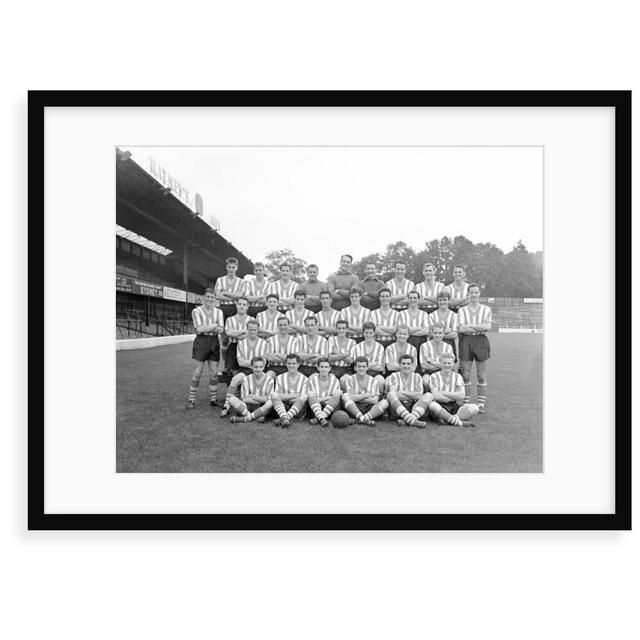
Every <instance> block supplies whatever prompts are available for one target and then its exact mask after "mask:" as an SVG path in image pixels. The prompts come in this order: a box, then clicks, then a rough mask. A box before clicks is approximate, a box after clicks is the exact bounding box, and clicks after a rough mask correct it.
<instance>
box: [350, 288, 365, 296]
mask: <svg viewBox="0 0 640 640" xmlns="http://www.w3.org/2000/svg"><path fill="white" fill-rule="evenodd" d="M354 293H357V294H358V295H359V296H361V295H362V289H360V287H351V289H349V296H352V295H353V294H354Z"/></svg>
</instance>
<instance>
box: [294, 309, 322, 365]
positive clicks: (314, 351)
mask: <svg viewBox="0 0 640 640" xmlns="http://www.w3.org/2000/svg"><path fill="white" fill-rule="evenodd" d="M304 326H305V327H306V331H307V333H306V334H305V335H299V336H298V338H297V344H296V353H297V354H298V357H299V358H300V363H301V364H300V368H299V371H300V373H302V374H303V375H305V376H307V377H309V376H310V375H312V374H314V373H316V372H317V371H318V368H317V365H318V362H319V361H320V358H325V357H326V356H327V339H326V338H323V337H322V336H321V335H320V334H319V333H318V321H317V320H316V317H315V316H314V315H310V316H309V317H308V318H306V319H305V321H304Z"/></svg>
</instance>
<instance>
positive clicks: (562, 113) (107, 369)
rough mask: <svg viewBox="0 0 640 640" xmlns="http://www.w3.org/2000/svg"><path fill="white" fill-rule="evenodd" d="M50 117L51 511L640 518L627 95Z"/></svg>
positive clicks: (481, 96)
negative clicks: (635, 488)
mask: <svg viewBox="0 0 640 640" xmlns="http://www.w3.org/2000/svg"><path fill="white" fill-rule="evenodd" d="M28 112H29V113H28V123H29V131H28V151H29V159H28V179H29V205H28V206H29V212H28V214H29V303H30V304H29V306H30V311H29V319H28V322H29V337H30V339H29V356H28V357H29V383H30V385H29V386H30V389H31V397H30V417H29V459H28V462H29V468H28V474H29V489H28V499H29V505H28V518H29V522H28V526H29V528H30V529H289V530H290V529H298V530H311V529H313V530H330V529H398V530H409V529H411V530H428V529H629V528H630V527H631V420H630V416H631V396H630V392H631V390H630V376H631V368H630V361H629V357H628V353H629V343H630V333H629V327H628V323H627V322H626V319H627V317H628V313H627V312H626V310H627V309H628V308H629V304H627V301H628V299H629V298H630V297H631V291H632V288H631V275H630V274H631V270H630V256H631V233H630V231H631V94H630V92H625V91H602V92H600V91H576V92H560V91H540V92H529V91H506V92H501V91H495V92H491V91H487V92H484V91H477V92H476V91H460V92H432V91H424V92H420V91H418V92H401V91H399V92H396V91H389V92H368V91H360V92H348V91H336V92H334V91H328V92H320V91H318V92H316V91H310V92H303V91H300V92H287V91H281V92H279V91H273V92H271V91H265V92H252V91H249V92H218V91H212V92H186V91H185V92H182V91H177V92H135V91H115V92H106V91H105V92H102V91H97V92H90V91H81V92H64V91H32V92H30V93H29V103H28ZM114 240H115V246H114ZM40 256H44V257H43V260H42V261H41V259H40ZM114 275H115V286H114ZM42 283H44V285H43V284H42ZM43 287H44V311H43V313H42V314H36V313H35V312H34V310H35V309H38V308H41V307H42V289H43ZM36 322H38V325H39V326H38V327H36ZM43 323H44V334H43V332H42V329H41V326H42V324H43ZM36 336H38V337H37V338H36ZM42 341H44V345H42ZM43 360H44V367H43V365H42V363H43ZM43 371H44V393H42V394H40V395H39V398H35V395H36V389H37V387H36V380H40V378H41V376H42V372H43Z"/></svg>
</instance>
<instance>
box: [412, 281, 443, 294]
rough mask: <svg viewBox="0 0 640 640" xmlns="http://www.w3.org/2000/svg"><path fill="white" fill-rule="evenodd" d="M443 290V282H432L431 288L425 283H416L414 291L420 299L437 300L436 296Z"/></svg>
mask: <svg viewBox="0 0 640 640" xmlns="http://www.w3.org/2000/svg"><path fill="white" fill-rule="evenodd" d="M443 289H444V282H438V281H437V280H434V281H433V283H432V284H431V286H429V285H428V284H427V283H426V282H424V281H423V282H418V283H416V286H415V290H416V291H417V292H418V293H419V294H420V297H421V298H437V297H438V294H439V293H440V292H441V291H442V290H443Z"/></svg>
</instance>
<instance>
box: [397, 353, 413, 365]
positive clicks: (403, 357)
mask: <svg viewBox="0 0 640 640" xmlns="http://www.w3.org/2000/svg"><path fill="white" fill-rule="evenodd" d="M407 359H408V360H411V362H413V355H412V354H411V353H402V354H400V355H399V356H398V364H400V363H401V362H402V361H403V360H407Z"/></svg>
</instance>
